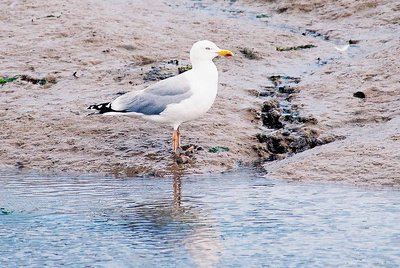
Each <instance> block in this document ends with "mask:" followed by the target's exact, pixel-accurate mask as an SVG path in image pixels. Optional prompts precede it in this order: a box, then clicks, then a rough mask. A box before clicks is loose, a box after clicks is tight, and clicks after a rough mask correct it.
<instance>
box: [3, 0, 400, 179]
mask: <svg viewBox="0 0 400 268" xmlns="http://www.w3.org/2000/svg"><path fill="white" fill-rule="evenodd" d="M323 3H324V2H323V1H317V0H315V1H296V3H295V4H293V3H292V2H291V1H279V2H269V1H231V2H223V1H174V3H173V4H168V3H165V2H163V1H153V2H152V5H151V6H149V5H148V4H143V3H137V1H122V0H115V1H100V0H97V1H95V0H92V1H68V3H64V2H61V1H58V0H57V1H52V2H51V3H38V2H37V1H30V0H27V1H24V2H20V1H9V0H6V1H2V2H1V3H0V7H1V9H2V10H4V12H3V13H1V14H0V20H1V21H2V22H3V23H2V24H1V25H0V36H1V39H2V40H5V41H4V42H3V43H2V44H1V45H0V60H1V64H0V76H9V77H12V76H15V75H27V76H29V77H31V78H36V79H46V82H43V83H45V84H44V85H41V83H40V82H39V83H36V84H34V83H33V82H32V81H34V80H29V79H17V80H16V81H14V82H10V83H6V84H5V85H3V86H1V87H0V94H1V99H2V105H1V107H0V122H1V124H0V165H2V166H16V167H19V168H28V169H38V170H50V171H55V172H58V171H68V172H90V173H102V174H118V175H128V176H134V175H146V174H155V175H166V174H169V173H173V172H174V171H175V170H176V169H184V170H185V172H187V173H194V174H196V173H208V172H222V171H225V170H230V169H234V168H236V167H239V166H253V165H257V166H260V165H261V166H262V167H263V168H264V169H265V172H266V174H267V176H270V177H276V178H286V179H289V180H313V181H315V180H316V181H335V182H340V183H348V184H357V185H393V186H399V185H400V167H399V165H398V164H399V162H400V150H399V149H400V130H399V126H400V111H399V108H398V107H399V106H400V105H399V104H400V94H399V93H398V88H399V85H400V75H399V74H400V66H399V63H398V56H397V55H398V54H399V52H400V49H399V39H400V36H399V32H400V31H399V30H400V29H399V28H400V25H399V23H400V17H399V15H398V14H399V11H400V5H399V4H398V3H396V1H394V0H392V1H380V2H379V4H378V2H377V1H358V2H357V3H348V2H347V1H338V2H335V3H331V4H323ZM201 39H209V40H212V41H213V42H215V43H216V44H218V45H219V46H220V47H223V48H226V49H230V50H232V51H234V52H235V53H236V56H235V57H233V58H229V59H216V60H215V62H216V65H217V68H218V69H219V74H220V86H219V92H218V96H217V100H216V102H215V104H214V106H213V108H212V109H211V110H210V111H209V112H208V114H207V115H206V116H204V117H203V118H201V119H199V120H198V121H196V122H190V123H186V124H184V125H182V127H181V128H182V139H183V144H196V145H199V146H201V147H202V148H203V150H201V151H198V152H197V153H196V155H195V159H193V160H192V161H191V163H188V164H185V165H177V164H176V162H175V160H174V159H173V157H172V155H171V144H170V138H171V134H172V130H171V129H170V128H169V127H166V126H162V125H154V124H152V123H147V122H143V121H141V120H137V119H134V118H129V117H111V116H88V113H89V111H87V110H86V107H87V106H89V105H91V104H94V103H98V102H103V101H110V100H112V99H114V98H115V97H117V96H118V94H121V93H123V92H127V91H130V90H139V89H141V88H143V87H144V86H146V85H150V84H151V83H154V81H150V80H153V79H158V78H162V77H163V76H165V75H170V74H176V73H177V72H178V70H177V67H178V66H177V65H176V64H175V63H176V60H177V61H179V66H183V65H186V64H188V63H189V62H188V55H189V49H190V47H191V45H192V44H193V43H194V42H195V41H198V40H201ZM348 40H357V41H359V42H358V43H357V42H356V43H357V44H352V45H350V47H349V49H348V50H347V51H345V52H340V51H338V50H336V49H335V46H337V45H345V44H346V42H347V41H348ZM307 44H312V45H314V46H316V47H312V48H309V49H300V50H291V51H278V50H277V49H276V48H277V47H283V48H288V47H294V46H300V45H307ZM244 48H247V49H249V50H252V51H254V52H255V55H256V57H249V55H248V54H246V55H245V54H243V53H241V52H240V51H244V50H243V49H244ZM154 70H156V71H155V74H156V75H155V76H149V72H150V74H153V73H154ZM273 75H281V76H291V77H297V78H299V79H300V81H299V83H297V84H296V85H294V86H293V87H294V88H295V89H296V92H295V93H293V94H291V96H290V102H291V105H292V106H296V107H297V110H296V112H298V113H300V114H302V115H304V116H312V117H314V118H315V119H317V123H314V124H312V125H310V126H309V125H307V126H303V125H302V124H303V123H298V124H297V127H299V128H301V127H308V128H312V129H313V131H314V132H315V133H318V135H320V136H321V137H323V136H329V137H334V139H333V141H332V142H330V143H328V144H325V145H321V146H317V147H314V148H312V149H309V150H305V151H303V152H299V153H297V154H294V155H292V154H291V153H289V154H284V155H282V156H281V157H280V158H282V160H277V161H266V159H268V155H265V154H264V155H262V154H260V152H262V151H263V146H265V144H263V143H260V142H259V140H258V139H257V134H260V133H262V134H269V133H271V132H274V131H276V130H271V129H267V127H266V126H264V125H263V122H262V120H261V119H260V116H259V115H260V113H261V109H262V107H263V103H264V102H265V101H266V100H267V98H266V97H263V96H261V95H262V94H260V93H262V92H264V91H265V88H266V87H269V86H271V81H270V79H269V78H270V77H271V76H273ZM47 81H49V82H47ZM52 82H55V83H52ZM357 91H362V92H364V93H365V95H366V98H365V99H360V98H356V97H353V93H355V92H357ZM291 127H292V126H291ZM214 146H224V147H228V148H229V149H230V150H229V152H223V153H210V152H208V149H209V148H211V147H214ZM266 153H268V152H266ZM278 158H279V157H278Z"/></svg>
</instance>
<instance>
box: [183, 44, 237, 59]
mask: <svg viewBox="0 0 400 268" xmlns="http://www.w3.org/2000/svg"><path fill="white" fill-rule="evenodd" d="M217 56H224V57H229V56H233V53H232V52H231V51H229V50H226V49H220V48H219V47H217V45H216V44H214V43H213V42H211V41H208V40H203V41H198V42H196V43H194V45H193V46H192V49H191V50H190V60H191V61H192V63H193V61H202V60H212V59H213V58H215V57H217Z"/></svg>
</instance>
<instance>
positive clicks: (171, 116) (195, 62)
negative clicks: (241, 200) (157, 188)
mask: <svg viewBox="0 0 400 268" xmlns="http://www.w3.org/2000/svg"><path fill="white" fill-rule="evenodd" d="M217 56H224V57H228V56H233V53H232V52H231V51H229V50H226V49H220V48H219V47H218V46H217V45H215V44H214V43H213V42H211V41H208V40H203V41H198V42H196V43H194V44H193V46H192V48H191V50H190V61H191V64H192V69H191V70H189V71H186V72H184V73H182V74H179V75H177V76H173V77H170V78H167V79H164V80H161V81H159V82H157V83H155V84H153V85H150V86H149V87H147V88H145V89H143V90H140V91H131V92H128V93H126V94H124V95H121V96H119V97H118V98H116V99H115V100H113V101H112V102H105V103H101V104H95V105H90V106H89V107H88V109H92V110H97V113H98V114H106V115H130V116H134V117H138V118H141V119H144V120H147V121H152V122H158V123H164V124H167V125H169V126H171V127H172V128H173V129H174V131H173V134H172V149H173V152H174V153H176V152H177V149H178V148H180V146H181V136H180V125H181V124H182V123H184V122H188V121H192V120H195V119H197V118H199V117H200V116H202V115H203V114H205V113H206V112H207V111H208V110H209V109H210V108H211V106H212V104H213V103H214V100H215V97H216V96H217V90H218V71H217V67H216V66H215V64H214V62H213V61H212V60H213V59H214V58H215V57H217Z"/></svg>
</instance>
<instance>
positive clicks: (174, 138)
mask: <svg viewBox="0 0 400 268" xmlns="http://www.w3.org/2000/svg"><path fill="white" fill-rule="evenodd" d="M177 145H178V134H177V133H176V131H175V130H174V133H172V150H173V151H174V153H176V149H178V146H177Z"/></svg>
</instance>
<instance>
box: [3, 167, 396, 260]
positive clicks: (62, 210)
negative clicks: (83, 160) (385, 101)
mask: <svg viewBox="0 0 400 268" xmlns="http://www.w3.org/2000/svg"><path fill="white" fill-rule="evenodd" d="M0 181H1V185H2V187H1V188H0V207H2V208H4V209H5V210H6V211H10V212H11V211H12V213H6V214H0V230H1V233H0V239H1V241H2V242H1V243H0V252H1V254H0V262H1V263H2V265H4V266H5V267H13V266H14V267H23V266H30V267H43V266H51V267H59V266H70V267H71V266H72V267H85V266H87V267H104V266H106V267H132V266H135V267H156V266H158V267H160V266H162V267H189V266H195V267H261V266H264V265H266V264H268V265H269V266H272V267H277V266H279V267H287V266H308V267H311V266H312V267H327V266H329V267H337V266H352V267H354V266H370V267H371V266H386V267H388V266H393V267H395V266H398V265H399V264H400V226H399V224H398V223H399V222H400V206H399V205H400V192H399V191H396V190H392V189H378V190H372V189H364V188H354V187H345V186H337V185H331V184H321V185H318V184H298V183H288V182H284V181H277V180H270V179H267V178H262V177H259V176H257V175H256V174H253V173H252V172H249V171H243V172H238V173H230V174H223V175H211V176H197V177H183V178H175V179H172V178H170V179H165V178H164V179H161V178H125V179H120V178H110V177H99V176H81V177H73V176H63V177H56V176H42V175H38V174H32V173H24V172H17V171H15V172H14V171H13V172H4V171H2V172H0Z"/></svg>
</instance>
